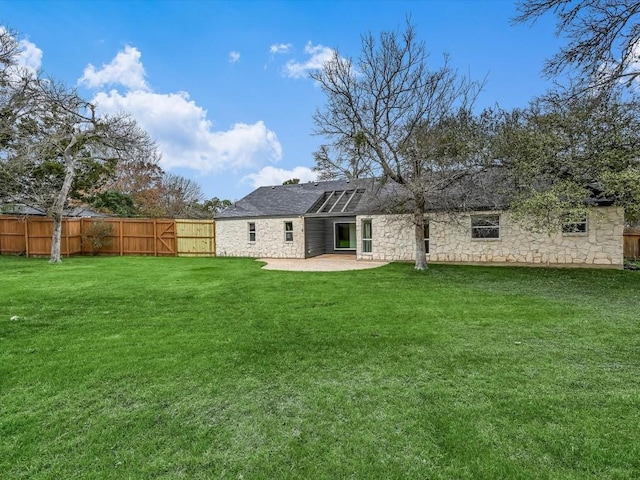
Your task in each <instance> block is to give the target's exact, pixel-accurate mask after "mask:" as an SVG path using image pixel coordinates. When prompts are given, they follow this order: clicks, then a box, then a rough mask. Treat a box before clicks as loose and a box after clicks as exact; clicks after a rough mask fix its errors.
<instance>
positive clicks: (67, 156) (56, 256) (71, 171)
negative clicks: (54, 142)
mask: <svg viewBox="0 0 640 480" xmlns="http://www.w3.org/2000/svg"><path fill="white" fill-rule="evenodd" d="M76 142H77V140H76V139H75V138H74V139H73V140H72V141H71V143H70V144H69V146H68V147H67V148H66V149H65V152H64V165H65V175H64V181H63V182H62V187H61V188H60V191H59V192H58V195H57V197H56V199H55V201H54V202H53V206H52V207H51V215H52V216H53V235H52V236H51V257H50V258H49V263H60V262H61V261H62V258H61V255H60V248H61V243H62V216H63V214H64V206H65V204H66V203H67V197H68V196H69V191H70V190H71V184H72V183H73V177H74V176H75V174H76V159H75V156H74V155H73V154H72V153H71V149H72V148H73V147H74V146H75V144H76Z"/></svg>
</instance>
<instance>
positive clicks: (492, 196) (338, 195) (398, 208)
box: [216, 172, 507, 219]
mask: <svg viewBox="0 0 640 480" xmlns="http://www.w3.org/2000/svg"><path fill="white" fill-rule="evenodd" d="M498 173H499V172H481V173H478V174H476V175H470V176H468V178H466V177H464V176H463V177H464V178H461V179H460V180H458V181H452V182H450V184H449V183H447V182H443V185H444V186H443V187H442V188H439V187H438V182H437V181H434V182H432V184H431V188H425V204H426V208H427V211H439V210H457V209H462V210H474V209H499V208H504V207H505V206H506V205H507V202H506V199H505V198H504V196H503V195H501V194H499V193H498V188H497V185H498V183H499V182H498V179H497V178H498ZM433 179H434V180H437V176H434V178H433ZM390 199H393V200H390ZM412 205H413V196H412V195H411V194H410V192H409V191H408V190H407V188H406V187H404V186H402V185H399V184H397V183H394V182H391V181H389V182H387V183H384V184H383V183H381V182H380V181H378V180H375V179H354V180H350V181H349V180H332V181H327V182H311V183H304V184H298V185H277V186H273V187H260V188H258V189H257V190H254V191H253V192H251V193H250V194H249V195H247V196H246V197H244V198H243V199H241V200H239V201H238V202H236V203H235V204H234V205H232V206H230V207H229V208H226V209H225V210H223V211H222V212H220V213H219V214H218V215H216V218H218V219H224V218H247V217H266V216H302V215H304V216H307V217H310V216H311V217H313V216H318V217H321V216H341V215H361V214H367V213H380V212H387V213H401V212H410V211H412V210H413V207H412Z"/></svg>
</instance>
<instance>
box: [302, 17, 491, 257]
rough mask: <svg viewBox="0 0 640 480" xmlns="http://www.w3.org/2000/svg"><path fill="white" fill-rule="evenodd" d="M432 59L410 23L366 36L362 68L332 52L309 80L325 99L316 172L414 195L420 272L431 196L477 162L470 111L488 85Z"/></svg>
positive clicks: (318, 125)
mask: <svg viewBox="0 0 640 480" xmlns="http://www.w3.org/2000/svg"><path fill="white" fill-rule="evenodd" d="M427 60H428V53H427V51H426V48H425V44H424V42H421V41H419V40H418V38H417V35H416V31H415V28H414V27H413V25H411V23H410V21H407V24H406V28H405V30H404V31H403V32H399V31H389V32H382V33H381V34H380V35H379V36H378V37H375V36H374V35H372V34H371V33H369V34H367V35H363V36H362V47H361V53H360V56H359V57H358V59H357V60H356V61H354V60H351V59H349V58H344V57H342V56H341V55H340V53H339V52H338V51H334V54H333V57H332V58H331V60H330V61H329V62H327V63H326V64H325V65H324V66H323V68H322V69H319V70H316V71H314V72H312V73H311V78H312V79H314V80H316V81H317V82H318V84H319V85H320V88H321V89H322V91H323V92H324V93H325V95H326V105H325V106H324V108H322V109H318V110H317V111H316V113H315V114H314V117H313V120H314V124H315V130H314V133H315V134H317V135H321V136H323V137H325V138H326V139H327V140H328V143H327V144H325V145H322V146H321V147H320V149H319V150H318V151H317V152H316V153H315V160H316V170H317V171H318V172H319V174H320V177H321V178H338V177H347V178H359V177H377V178H380V179H381V180H382V183H384V182H395V183H397V184H399V185H402V186H403V190H404V191H408V192H410V197H411V198H410V199H409V200H410V202H411V204H412V205H413V207H412V209H413V222H414V224H415V233H416V236H415V239H416V252H417V253H416V269H425V268H427V264H426V257H425V247H424V228H423V226H424V216H425V213H426V211H427V207H428V205H427V196H426V193H425V192H428V191H429V190H432V189H434V188H438V189H441V190H442V189H445V188H446V187H447V186H451V185H452V184H453V183H455V182H456V181H458V180H459V179H460V178H461V177H462V176H464V175H463V174H462V172H463V171H464V172H470V171H471V169H470V168H469V167H471V163H475V162H476V161H477V160H478V158H479V156H478V155H477V153H478V150H476V149H475V148H469V147H470V145H471V143H470V142H471V141H472V135H469V133H470V132H471V131H472V130H474V128H475V127H476V122H475V119H474V117H473V116H472V115H471V114H470V112H471V108H472V106H473V103H474V101H475V99H476V96H477V94H478V92H479V91H480V90H481V88H482V86H483V83H482V82H474V81H471V80H469V79H468V78H467V77H464V76H461V75H459V74H458V73H457V71H456V70H454V69H453V68H452V67H451V65H450V62H449V58H448V57H447V56H446V55H445V56H444V59H443V60H442V62H441V64H440V66H439V67H436V68H430V66H429V64H428V62H427ZM404 200H406V199H403V201H404ZM405 205H406V203H405Z"/></svg>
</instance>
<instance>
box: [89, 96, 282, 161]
mask: <svg viewBox="0 0 640 480" xmlns="http://www.w3.org/2000/svg"><path fill="white" fill-rule="evenodd" d="M93 102H95V103H96V104H97V106H98V110H99V111H100V112H102V113H117V112H122V111H124V112H129V113H130V114H131V115H132V116H133V118H135V119H136V121H137V122H138V123H139V124H140V126H141V127H142V128H144V129H145V130H146V131H147V132H148V133H149V134H150V135H151V136H152V137H153V138H154V139H155V140H156V142H157V143H158V147H159V148H160V151H161V152H162V161H161V166H162V167H163V168H165V169H171V168H176V167H185V168H190V169H193V170H197V171H198V172H200V173H211V172H220V171H222V170H224V169H230V170H239V169H246V168H255V167H256V166H259V165H261V164H264V163H266V162H267V161H278V160H279V159H280V158H281V156H282V147H281V145H280V142H279V141H278V138H277V136H276V134H275V133H274V132H272V131H271V130H269V129H268V128H267V127H266V125H265V124H264V122H262V121H259V122H256V123H254V124H250V125H249V124H245V123H236V124H235V125H233V126H232V127H231V128H230V129H229V130H226V131H214V130H213V125H212V123H211V121H210V120H208V119H207V111H206V110H204V109H203V108H202V107H200V106H198V105H197V104H196V103H195V102H194V101H193V100H191V99H190V98H189V95H188V94H187V93H185V92H179V93H169V94H158V93H153V92H148V91H143V90H137V91H132V92H127V93H125V94H121V93H119V92H117V91H116V90H112V91H110V92H108V93H107V92H99V93H97V94H96V95H95V97H94V98H93Z"/></svg>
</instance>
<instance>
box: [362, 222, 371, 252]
mask: <svg viewBox="0 0 640 480" xmlns="http://www.w3.org/2000/svg"><path fill="white" fill-rule="evenodd" d="M365 223H368V224H369V225H370V226H371V227H370V231H371V236H370V237H368V238H366V237H365V236H364V224H365ZM360 228H361V234H360V236H361V237H362V238H361V239H360V240H361V246H362V254H363V255H371V254H373V222H372V219H370V218H364V219H362V223H361V224H360ZM365 241H367V242H369V245H370V246H371V248H370V250H369V251H368V252H367V251H365V249H364V242H365Z"/></svg>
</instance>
